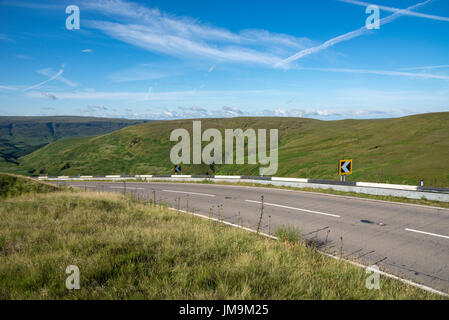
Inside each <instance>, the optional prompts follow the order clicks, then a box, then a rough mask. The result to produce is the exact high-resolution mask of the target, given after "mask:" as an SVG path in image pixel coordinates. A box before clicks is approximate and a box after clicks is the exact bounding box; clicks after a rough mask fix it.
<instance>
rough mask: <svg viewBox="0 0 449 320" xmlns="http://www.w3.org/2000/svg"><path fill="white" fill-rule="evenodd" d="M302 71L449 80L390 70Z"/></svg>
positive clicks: (424, 74)
mask: <svg viewBox="0 0 449 320" xmlns="http://www.w3.org/2000/svg"><path fill="white" fill-rule="evenodd" d="M301 69H302V70H310V71H325V72H342V73H359V74H376V75H384V76H398V77H411V78H424V79H440V80H449V76H445V75H438V74H431V73H414V72H401V71H388V70H366V69H345V68H301Z"/></svg>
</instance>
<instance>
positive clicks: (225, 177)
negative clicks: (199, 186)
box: [214, 176, 242, 179]
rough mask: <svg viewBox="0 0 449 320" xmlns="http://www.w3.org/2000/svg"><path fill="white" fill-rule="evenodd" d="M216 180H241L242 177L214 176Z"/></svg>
mask: <svg viewBox="0 0 449 320" xmlns="http://www.w3.org/2000/svg"><path fill="white" fill-rule="evenodd" d="M214 178H215V179H241V178H242V177H241V176H214Z"/></svg>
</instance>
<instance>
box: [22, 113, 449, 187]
mask: <svg viewBox="0 0 449 320" xmlns="http://www.w3.org/2000/svg"><path fill="white" fill-rule="evenodd" d="M176 128H186V129H188V130H189V132H191V131H192V120H175V121H160V122H150V123H145V124H139V125H134V126H130V127H126V128H123V129H121V130H118V131H114V132H112V133H108V134H104V135H101V136H95V137H78V138H71V139H63V140H59V141H57V142H54V143H52V144H49V145H47V146H45V147H43V148H41V149H39V150H36V151H35V152H33V153H31V154H29V155H26V156H24V157H22V158H21V159H20V161H21V165H22V167H23V168H26V169H27V170H30V172H33V173H34V174H50V175H59V174H64V175H78V174H81V175H83V174H156V173H159V174H161V173H171V172H172V171H173V165H172V163H171V162H170V157H169V155H170V149H171V147H172V146H173V145H174V144H175V143H174V142H170V140H169V137H170V132H171V131H172V130H173V129H176ZM207 128H217V129H219V130H220V131H222V132H223V130H224V129H225V128H229V129H231V128H242V129H243V130H245V129H246V128H254V129H257V128H264V129H279V169H278V172H277V173H276V175H277V176H288V177H306V178H320V179H338V175H337V161H338V160H339V159H348V158H349V159H353V161H354V170H353V175H352V176H350V177H349V179H350V180H357V181H375V182H387V183H404V184H415V185H416V184H418V183H419V180H420V179H424V180H425V184H426V185H432V186H445V187H447V186H449V112H444V113H429V114H421V115H414V116H408V117H402V118H395V119H376V120H339V121H320V120H314V119H304V118H279V117H272V118H268V117H260V118H231V119H203V120H202V130H203V131H204V130H206V129H207ZM223 136H224V135H223ZM206 172H209V173H211V172H210V168H209V166H206V165H184V167H183V173H185V174H205V173H206ZM215 174H239V175H259V170H258V165H236V164H233V165H216V166H215Z"/></svg>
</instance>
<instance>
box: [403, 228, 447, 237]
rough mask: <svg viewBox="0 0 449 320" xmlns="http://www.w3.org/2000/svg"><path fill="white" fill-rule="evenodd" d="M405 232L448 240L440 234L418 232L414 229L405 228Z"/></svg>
mask: <svg viewBox="0 0 449 320" xmlns="http://www.w3.org/2000/svg"><path fill="white" fill-rule="evenodd" d="M405 231H411V232H416V233H422V234H427V235H429V236H434V237H440V238H446V239H449V237H448V236H443V235H441V234H436V233H431V232H425V231H419V230H415V229H409V228H405Z"/></svg>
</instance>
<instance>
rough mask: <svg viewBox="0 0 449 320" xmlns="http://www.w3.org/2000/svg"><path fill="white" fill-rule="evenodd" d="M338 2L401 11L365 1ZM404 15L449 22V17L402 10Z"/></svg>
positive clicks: (344, 0)
mask: <svg viewBox="0 0 449 320" xmlns="http://www.w3.org/2000/svg"><path fill="white" fill-rule="evenodd" d="M338 1H340V2H346V3H350V4H355V5H358V6H363V7H365V6H371V5H375V6H377V7H379V8H380V9H382V10H384V11H389V12H398V11H401V9H398V8H392V7H386V6H381V5H378V4H373V3H368V2H363V1H357V0H338ZM402 13H403V14H404V15H408V16H414V17H419V18H426V19H432V20H439V21H448V22H449V18H448V17H441V16H435V15H433V14H425V13H419V12H414V11H409V10H402Z"/></svg>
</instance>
